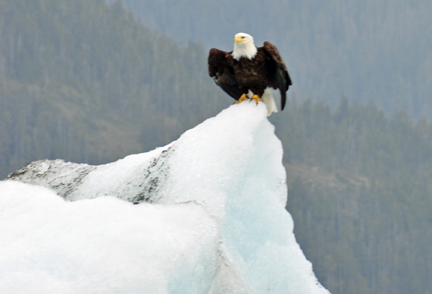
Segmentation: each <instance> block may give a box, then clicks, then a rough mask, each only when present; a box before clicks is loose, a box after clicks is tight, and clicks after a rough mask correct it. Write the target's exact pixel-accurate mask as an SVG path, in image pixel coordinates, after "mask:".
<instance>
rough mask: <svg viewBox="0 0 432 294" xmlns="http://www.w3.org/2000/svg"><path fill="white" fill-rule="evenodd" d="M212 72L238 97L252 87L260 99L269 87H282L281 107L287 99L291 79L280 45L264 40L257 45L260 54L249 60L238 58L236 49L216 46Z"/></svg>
mask: <svg viewBox="0 0 432 294" xmlns="http://www.w3.org/2000/svg"><path fill="white" fill-rule="evenodd" d="M208 70H209V75H210V76H211V77H212V78H213V79H214V81H215V82H216V84H217V85H218V86H220V87H221V88H222V89H223V90H224V91H225V92H226V93H228V94H229V95H230V96H231V97H233V98H234V99H235V100H238V99H239V98H240V97H241V96H242V95H243V94H247V93H248V91H249V90H251V91H252V92H253V93H254V94H256V95H258V96H259V97H260V98H261V97H262V95H263V94H264V91H265V90H266V89H267V88H273V89H279V91H280V93H281V108H282V110H283V108H284V106H285V102H286V91H288V88H289V86H290V85H291V84H292V83H291V78H290V76H289V74H288V71H287V69H286V66H285V64H284V62H283V60H282V57H281V56H280V54H279V51H278V50H277V48H276V46H274V45H273V44H271V43H270V42H264V46H263V47H259V48H257V52H256V55H255V56H254V57H253V58H251V59H249V58H247V57H241V58H239V59H238V60H236V59H235V58H234V57H233V51H231V52H225V51H222V50H219V49H216V48H213V49H211V50H210V53H209V57H208Z"/></svg>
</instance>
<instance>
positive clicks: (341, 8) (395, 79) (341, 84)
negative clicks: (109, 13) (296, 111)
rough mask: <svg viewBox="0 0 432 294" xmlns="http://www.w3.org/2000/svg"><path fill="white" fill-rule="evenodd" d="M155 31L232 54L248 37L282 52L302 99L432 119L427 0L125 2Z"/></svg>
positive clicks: (431, 26) (431, 9)
mask: <svg viewBox="0 0 432 294" xmlns="http://www.w3.org/2000/svg"><path fill="white" fill-rule="evenodd" d="M124 2H125V3H126V4H127V5H128V6H129V7H130V8H131V10H133V11H134V12H136V14H137V15H139V16H140V17H141V21H142V22H143V23H144V24H145V25H147V26H151V27H153V28H157V29H163V30H164V31H165V32H166V33H167V34H169V35H170V36H172V37H173V38H176V39H179V40H183V41H187V40H189V39H190V40H195V41H201V42H203V44H204V45H205V48H206V50H209V49H210V48H212V47H217V48H221V49H225V50H231V49H232V43H233V38H234V34H236V33H238V32H241V31H243V32H247V33H249V34H251V35H252V36H254V38H255V40H256V41H257V44H258V45H261V44H262V42H263V41H266V40H267V41H271V42H273V43H274V44H275V45H276V46H278V48H279V49H280V51H281V53H282V56H283V57H284V59H285V61H286V63H287V65H288V69H289V71H290V74H291V77H292V79H293V87H292V91H293V92H295V93H296V94H297V95H298V96H299V97H307V98H312V99H316V98H321V99H323V100H324V101H326V102H328V103H330V104H331V105H332V106H335V105H337V103H338V101H339V99H340V97H342V95H347V96H348V97H350V98H353V99H356V100H358V101H361V102H363V103H367V102H368V101H369V100H370V99H373V100H374V101H375V102H376V104H377V105H378V106H379V107H380V108H381V109H384V110H385V111H386V112H387V113H392V112H393V111H398V110H400V109H406V110H407V112H408V113H409V114H410V116H414V117H416V118H419V117H421V116H425V117H427V118H428V119H429V120H431V119H432V102H431V101H432V100H431V99H430V98H431V94H430V93H431V92H432V38H430V32H431V31H432V18H431V17H430V15H431V14H432V2H431V1H429V0H415V1H405V0H392V1H388V0H366V1H361V2H359V1H356V0H330V1H321V0H304V1H296V0H286V1H271V2H268V1H262V0H251V1H249V0H240V1H235V2H233V1H229V0H218V1H214V0H211V1H200V0H183V1H175V2H172V1H152V0H124Z"/></svg>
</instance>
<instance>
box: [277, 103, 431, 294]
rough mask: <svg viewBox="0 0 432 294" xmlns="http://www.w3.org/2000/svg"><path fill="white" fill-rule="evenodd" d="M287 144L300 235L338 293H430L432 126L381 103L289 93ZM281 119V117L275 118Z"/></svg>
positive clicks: (282, 130) (283, 128)
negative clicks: (390, 112) (335, 102)
mask: <svg viewBox="0 0 432 294" xmlns="http://www.w3.org/2000/svg"><path fill="white" fill-rule="evenodd" d="M287 112H288V113H286V114H284V115H283V116H282V115H281V116H279V117H278V124H277V125H278V126H279V128H277V129H276V133H277V134H278V136H279V137H280V138H281V139H282V140H283V142H284V143H285V146H286V147H285V162H286V164H287V165H286V168H287V173H288V187H289V193H288V205H287V208H288V210H289V211H290V212H291V213H292V215H293V218H294V223H295V229H294V230H295V234H296V237H297V238H298V240H299V243H300V245H301V246H302V248H303V250H304V252H305V254H306V256H307V257H308V259H310V260H311V261H312V263H313V264H314V271H315V273H316V275H317V277H318V278H319V279H320V281H321V282H322V283H323V285H325V286H326V287H328V289H329V290H330V291H331V292H332V293H359V294H360V293H362V294H365V293H406V294H408V293H429V292H428V291H429V289H431V286H432V285H431V284H430V283H431V279H430V277H431V275H432V249H431V247H430V244H432V226H431V225H432V218H431V209H430V208H431V207H432V197H431V195H432V186H431V185H430V179H431V177H432V127H431V125H429V124H427V123H426V122H425V121H424V120H422V121H420V122H418V123H416V124H414V123H413V122H412V121H411V120H410V119H409V118H408V116H407V115H406V113H405V112H400V113H398V114H396V115H394V116H393V117H392V118H387V117H386V116H385V115H384V114H383V112H382V111H379V110H378V109H377V108H376V106H375V105H373V104H369V105H359V104H356V103H353V104H352V105H350V104H349V103H348V101H347V100H346V99H343V100H342V102H341V103H340V105H339V106H338V108H337V109H336V110H335V111H331V110H330V107H329V106H328V105H326V104H324V103H320V102H319V103H312V102H311V101H304V102H301V103H299V102H296V101H295V100H290V101H289V102H288V104H287ZM279 119H280V120H279Z"/></svg>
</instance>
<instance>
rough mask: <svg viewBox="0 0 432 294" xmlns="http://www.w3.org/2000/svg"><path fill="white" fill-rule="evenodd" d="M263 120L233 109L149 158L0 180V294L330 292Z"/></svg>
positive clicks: (255, 110)
mask: <svg viewBox="0 0 432 294" xmlns="http://www.w3.org/2000/svg"><path fill="white" fill-rule="evenodd" d="M266 117H267V109H266V106H265V105H264V104H263V103H260V104H259V105H258V106H256V105H255V103H248V102H243V103H241V104H238V105H233V106H231V107H229V108H228V109H226V110H224V111H222V112H221V113H220V114H219V115H218V116H216V117H214V118H211V119H208V120H206V121H205V122H203V123H202V124H200V125H198V126H197V127H195V128H193V129H191V130H189V131H187V132H186V133H184V134H183V135H182V136H181V137H180V138H179V139H178V140H177V141H175V142H173V143H171V144H170V145H168V146H165V147H162V148H159V149H156V150H153V151H151V152H148V153H143V154H137V155H131V156H128V157H126V158H124V159H122V160H119V161H117V162H113V163H110V164H106V165H101V166H89V165H85V164H73V163H65V162H63V161H59V160H57V161H39V162H34V163H32V164H30V165H28V166H27V167H24V168H23V169H21V170H19V171H17V172H16V173H14V174H13V175H11V176H10V177H9V179H8V180H6V181H3V182H0V236H1V238H0V293H213V294H216V293H220V294H222V293H224V294H229V293H257V294H261V293H289V294H294V293H298V294H307V293H311V294H315V293H316V294H318V293H323V294H324V293H328V291H327V290H325V289H324V288H323V287H322V286H321V285H320V284H319V283H318V281H317V279H316V278H315V275H314V273H313V271H312V265H311V263H310V262H309V261H307V260H306V258H305V256H304V255H303V253H302V251H301V249H300V247H299V245H298V244H297V242H296V240H295V237H294V234H293V222H292V219H291V216H290V214H289V213H288V212H287V211H286V210H285V204H286V199H287V186H286V183H285V170H284V168H283V165H282V145H281V142H280V141H279V140H278V139H277V137H276V136H275V135H274V127H273V125H271V124H270V122H269V121H268V120H267V118H266ZM42 186H43V187H42ZM59 196H61V197H59ZM65 199H66V201H65ZM131 202H133V203H139V204H138V205H134V204H132V203H131Z"/></svg>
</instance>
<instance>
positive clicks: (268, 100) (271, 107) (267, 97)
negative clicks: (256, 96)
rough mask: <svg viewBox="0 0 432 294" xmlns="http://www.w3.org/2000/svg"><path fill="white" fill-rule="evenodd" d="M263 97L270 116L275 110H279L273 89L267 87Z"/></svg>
mask: <svg viewBox="0 0 432 294" xmlns="http://www.w3.org/2000/svg"><path fill="white" fill-rule="evenodd" d="M261 99H262V101H263V102H264V103H265V104H266V106H267V110H268V115H267V116H270V115H271V114H272V113H273V112H274V113H276V112H278V109H277V106H276V101H275V99H274V96H273V91H272V89H266V90H265V91H264V94H263V95H262V97H261Z"/></svg>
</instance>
